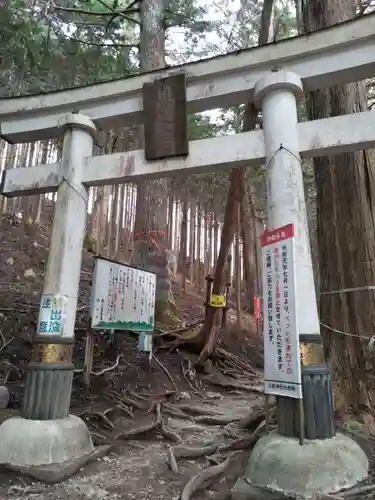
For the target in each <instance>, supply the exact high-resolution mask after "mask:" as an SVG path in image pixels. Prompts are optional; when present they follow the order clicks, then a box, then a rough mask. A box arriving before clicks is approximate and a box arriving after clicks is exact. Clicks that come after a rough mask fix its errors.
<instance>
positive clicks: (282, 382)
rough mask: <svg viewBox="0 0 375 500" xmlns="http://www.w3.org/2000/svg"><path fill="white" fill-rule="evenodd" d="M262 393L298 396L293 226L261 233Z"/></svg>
mask: <svg viewBox="0 0 375 500" xmlns="http://www.w3.org/2000/svg"><path fill="white" fill-rule="evenodd" d="M261 245H262V272H263V304H264V307H263V311H264V381H265V382H264V383H265V393H266V394H274V395H276V396H287V397H290V398H297V399H302V384H301V363H300V353H299V335H298V331H297V304H296V300H297V298H296V293H295V291H296V286H295V279H296V275H295V252H294V245H295V242H294V226H293V224H289V225H288V226H284V227H280V228H277V229H274V230H272V231H266V232H265V233H264V234H263V235H262V237H261Z"/></svg>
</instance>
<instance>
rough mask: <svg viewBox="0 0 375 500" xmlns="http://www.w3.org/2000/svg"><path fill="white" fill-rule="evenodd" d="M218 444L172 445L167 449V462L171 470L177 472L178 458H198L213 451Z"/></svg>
mask: <svg viewBox="0 0 375 500" xmlns="http://www.w3.org/2000/svg"><path fill="white" fill-rule="evenodd" d="M218 446H219V445H218V444H217V443H215V444H210V445H208V446H173V447H172V448H169V450H168V464H169V467H170V468H171V470H172V471H173V472H175V473H176V474H177V473H178V465H177V459H178V458H199V457H205V456H207V455H211V454H212V453H215V451H216V450H217V449H218Z"/></svg>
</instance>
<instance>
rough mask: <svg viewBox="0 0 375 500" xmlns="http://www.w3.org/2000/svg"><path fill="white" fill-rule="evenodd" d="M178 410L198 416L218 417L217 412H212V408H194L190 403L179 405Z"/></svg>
mask: <svg viewBox="0 0 375 500" xmlns="http://www.w3.org/2000/svg"><path fill="white" fill-rule="evenodd" d="M176 408H177V409H178V410H182V411H186V412H188V413H193V414H198V415H209V416H211V417H214V416H216V415H217V412H216V411H214V410H211V409H210V408H205V407H204V406H194V405H192V404H190V403H179V404H178V405H177V406H176Z"/></svg>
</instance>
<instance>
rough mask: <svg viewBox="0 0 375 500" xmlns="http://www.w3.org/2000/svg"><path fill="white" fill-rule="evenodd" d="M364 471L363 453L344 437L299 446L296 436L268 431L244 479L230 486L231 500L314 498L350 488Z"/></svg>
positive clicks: (255, 449) (258, 446)
mask: <svg viewBox="0 0 375 500" xmlns="http://www.w3.org/2000/svg"><path fill="white" fill-rule="evenodd" d="M367 474H368V459H367V456H366V454H365V452H364V451H363V450H362V448H360V447H359V445H358V444H357V443H356V442H355V441H353V440H352V439H350V438H348V437H346V436H343V435H341V434H337V436H336V437H334V438H331V439H325V440H314V441H309V440H306V445H305V446H300V444H299V441H298V439H295V438H286V437H283V436H279V435H278V434H269V435H268V436H264V437H262V438H261V439H259V441H258V442H257V444H256V445H255V447H254V449H253V451H252V453H251V455H250V458H249V462H248V465H247V467H246V470H245V475H244V477H245V479H244V480H242V479H241V480H239V481H238V482H237V484H236V486H235V487H234V488H233V490H232V499H233V500H245V499H246V500H250V499H254V500H261V499H263V498H264V499H266V498H267V499H268V498H270V499H271V498H272V499H275V500H276V498H277V499H279V498H280V497H281V498H285V497H286V498H290V497H292V498H304V499H313V498H315V495H316V494H317V493H320V494H330V493H335V492H337V491H339V490H341V489H346V488H350V487H352V486H354V485H355V484H356V483H357V482H359V481H362V480H363V479H365V478H366V477H367ZM266 492H267V495H266ZM269 493H271V494H269ZM282 494H284V495H285V497H283V496H282Z"/></svg>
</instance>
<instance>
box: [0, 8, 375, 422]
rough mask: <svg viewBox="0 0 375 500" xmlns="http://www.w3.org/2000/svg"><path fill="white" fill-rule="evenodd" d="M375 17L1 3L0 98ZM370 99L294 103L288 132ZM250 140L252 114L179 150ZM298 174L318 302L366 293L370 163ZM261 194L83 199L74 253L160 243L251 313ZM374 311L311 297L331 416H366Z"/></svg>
mask: <svg viewBox="0 0 375 500" xmlns="http://www.w3.org/2000/svg"><path fill="white" fill-rule="evenodd" d="M374 6H375V2H372V1H371V0H362V1H358V0H295V1H294V2H292V1H291V0H263V2H261V1H258V0H241V1H240V2H234V1H231V0H217V1H215V0H214V1H212V2H200V1H199V0H133V1H132V0H55V1H53V0H8V1H7V2H2V3H0V61H1V66H0V97H3V98H4V97H9V96H15V95H22V94H31V93H39V92H46V91H49V90H56V89H62V88H71V87H74V86H79V85H85V84H91V83H97V82H100V81H103V80H109V79H114V78H122V77H126V76H127V75H131V74H134V73H137V72H143V71H148V70H151V69H157V68H161V67H164V66H165V65H174V64H180V63H183V62H188V61H191V60H196V59H199V58H204V57H211V56H213V55H216V54H219V53H223V52H227V51H231V50H239V49H243V48H247V47H251V46H255V45H257V44H265V43H268V42H275V41H278V40H280V39H283V38H287V37H290V36H295V35H297V34H302V33H306V32H311V31H314V30H316V29H320V28H323V27H326V26H330V25H333V24H336V23H339V22H342V21H345V20H348V19H352V18H354V17H355V16H357V15H366V14H367V13H368V12H370V11H371V10H373V8H374ZM372 96H373V90H372V82H358V83H356V84H350V85H346V86H345V87H344V88H336V87H335V88H331V89H324V90H320V91H317V92H314V93H312V94H311V95H308V96H306V99H305V101H304V102H303V103H302V105H301V107H300V110H299V111H300V119H301V120H306V119H316V118H324V117H329V116H335V115H338V114H342V113H354V112H357V111H363V110H366V109H370V108H371V106H372V104H373V101H372ZM0 105H1V103H0ZM260 126H261V117H260V116H258V113H257V112H256V111H255V109H254V107H253V106H252V105H251V104H249V105H247V106H241V107H236V108H231V109H223V110H217V111H215V112H213V113H209V114H207V113H206V114H201V115H194V116H190V117H189V134H190V139H202V138H206V137H212V136H216V135H220V134H223V133H236V132H239V131H240V130H251V129H254V128H258V127H260ZM142 141H143V134H142V130H141V128H140V127H135V126H134V127H126V128H120V129H115V130H103V131H101V133H100V141H99V144H98V145H97V146H96V151H95V153H94V154H108V153H111V152H115V151H126V150H130V149H138V148H141V147H142ZM0 151H1V154H0V166H1V168H14V167H17V166H20V165H22V166H24V165H34V164H36V163H40V162H41V163H47V162H48V161H54V158H55V157H56V155H58V154H59V151H60V144H59V143H58V142H57V141H45V142H43V143H37V144H24V145H12V146H10V145H7V144H5V143H2V144H1V145H0ZM303 169H304V175H305V187H306V198H307V206H308V220H309V224H310V234H311V244H312V253H313V260H314V268H315V271H316V272H315V276H316V283H317V287H318V291H321V292H324V291H331V290H338V289H343V288H353V287H363V286H367V285H373V284H374V281H375V266H374V258H375V222H374V217H373V210H374V207H373V204H374V199H375V198H374V197H375V191H374V189H375V163H374V158H373V153H372V151H363V152H358V153H355V154H354V153H353V154H352V153H350V154H345V155H340V156H335V157H332V158H328V157H324V158H317V159H315V160H314V162H305V163H304V164H303ZM265 191H266V188H265V172H264V168H263V167H262V168H257V169H255V168H253V169H241V170H236V169H235V170H233V171H232V172H218V173H213V174H204V175H189V177H179V178H178V179H174V180H165V179H162V180H152V181H147V182H145V181H144V182H142V183H140V184H138V185H137V186H135V185H125V186H114V187H103V188H95V189H92V192H91V201H92V211H91V217H90V221H89V229H88V234H87V238H86V246H87V248H91V249H93V251H94V252H96V253H100V254H106V255H107V256H110V257H115V258H121V259H124V260H126V261H129V260H133V261H134V260H136V259H137V258H139V255H138V256H137V255H135V253H134V252H133V253H132V249H133V247H134V244H135V243H137V242H136V238H135V237H134V235H139V234H142V235H144V233H149V232H150V231H155V232H159V233H158V238H159V240H160V241H159V243H162V246H163V247H164V248H166V249H172V250H173V251H174V255H175V257H176V260H177V267H178V270H179V272H180V274H181V275H182V276H183V279H184V282H186V281H189V282H190V283H195V284H196V285H197V286H199V287H200V288H201V289H203V288H204V276H205V275H207V274H208V273H214V274H215V281H214V292H215V291H216V292H218V293H220V291H221V290H222V287H223V285H224V282H225V279H226V274H225V272H224V271H225V270H226V269H227V267H228V255H232V260H231V265H232V271H231V272H230V275H232V274H233V275H234V276H235V279H234V287H233V289H234V294H233V299H234V300H235V301H237V304H239V305H240V306H241V299H242V300H243V298H245V300H246V304H247V306H248V307H249V308H250V309H251V304H252V299H253V297H254V295H260V293H261V290H260V276H259V248H258V247H259V245H258V239H259V235H260V233H261V232H262V231H263V229H264V224H266V220H267V210H266V196H265ZM224 200H226V201H224ZM50 205H51V202H50V200H49V199H47V198H45V197H37V196H32V197H29V198H23V199H14V200H12V201H11V202H9V201H7V200H5V199H3V200H1V210H2V212H3V213H4V212H10V213H13V214H18V213H22V214H23V217H24V218H25V220H26V221H28V222H30V223H38V222H40V218H41V215H42V214H43V213H44V212H45V211H47V210H48V207H50ZM155 234H156V233H155ZM348 235H352V236H351V237H350V239H349V238H348ZM141 258H144V256H141ZM318 296H319V293H318ZM374 298H375V297H374V291H373V290H368V291H366V292H363V293H362V294H361V295H359V294H337V295H326V296H324V295H322V296H321V297H320V304H319V305H320V315H321V322H322V325H323V326H322V334H323V338H324V343H325V346H326V353H327V361H328V362H329V364H330V366H331V367H332V370H333V376H334V380H335V382H336V384H338V387H339V391H338V392H341V393H342V394H343V395H344V397H342V398H341V399H342V405H343V408H342V409H347V408H348V407H350V408H351V410H352V411H353V412H354V413H356V414H357V415H358V416H360V417H361V418H363V419H365V420H368V419H370V420H373V418H374V417H373V415H375V413H374V411H375V401H374V396H373V394H374V392H373V387H372V384H371V383H370V382H369V373H370V372H372V371H373V369H374V366H375V364H374V362H373V355H371V354H369V353H368V351H367V350H366V346H367V343H366V342H363V341H362V340H361V339H360V338H359V337H368V338H371V337H372V335H373V332H374V329H375V306H374V304H375V301H374ZM164 302H165V303H164V304H163V307H162V316H163V317H164V318H165V317H168V315H169V314H170V315H171V316H173V312H172V311H173V297H172V296H170V297H169V298H168V300H167V301H164ZM242 306H243V303H242ZM213 324H214V312H213V311H211V313H210V314H208V315H207V317H206V321H205V324H204V325H203V328H202V331H201V335H200V342H201V346H202V351H201V359H202V360H204V359H205V358H206V357H207V356H208V355H210V354H211V351H212V350H213V348H214V345H215V338H214V333H213V332H214V331H215V330H214V329H213ZM338 331H343V332H351V334H352V335H340V334H338V333H337V332H338ZM338 409H339V410H340V409H341V408H338Z"/></svg>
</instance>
